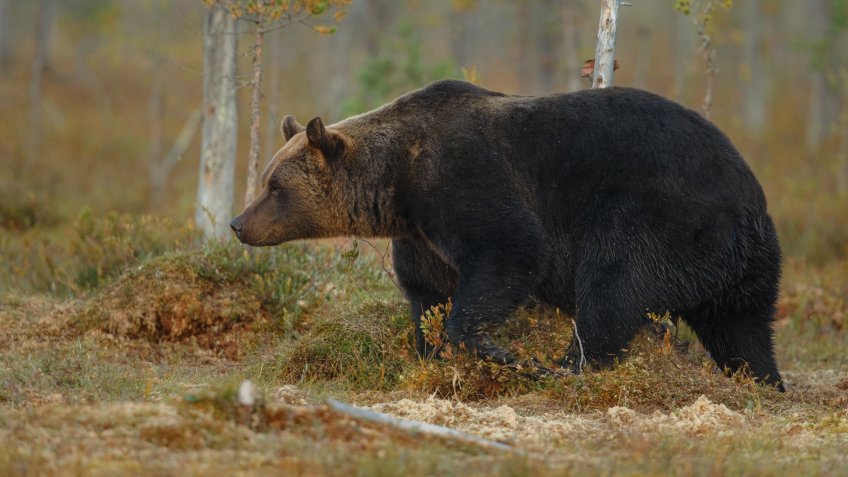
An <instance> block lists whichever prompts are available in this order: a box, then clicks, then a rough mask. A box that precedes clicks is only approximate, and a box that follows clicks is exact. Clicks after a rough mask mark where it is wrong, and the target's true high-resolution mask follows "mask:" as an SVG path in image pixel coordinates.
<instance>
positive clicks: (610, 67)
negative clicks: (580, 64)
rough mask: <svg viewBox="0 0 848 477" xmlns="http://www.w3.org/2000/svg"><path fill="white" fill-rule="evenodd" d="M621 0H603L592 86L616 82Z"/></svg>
mask: <svg viewBox="0 0 848 477" xmlns="http://www.w3.org/2000/svg"><path fill="white" fill-rule="evenodd" d="M620 6H621V0H603V1H602V2H601V19H600V21H599V22H598V44H597V46H596V47H595V71H594V72H593V73H592V88H593V89H594V88H609V87H610V86H612V85H613V83H614V81H613V80H614V78H613V74H614V69H615V32H616V29H617V28H618V8H619V7H620Z"/></svg>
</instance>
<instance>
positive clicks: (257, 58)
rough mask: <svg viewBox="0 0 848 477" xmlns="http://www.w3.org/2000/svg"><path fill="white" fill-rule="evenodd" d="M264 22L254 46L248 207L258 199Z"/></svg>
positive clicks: (255, 36)
mask: <svg viewBox="0 0 848 477" xmlns="http://www.w3.org/2000/svg"><path fill="white" fill-rule="evenodd" d="M263 28H264V24H263V23H262V21H261V20H260V21H257V22H256V31H255V32H254V44H253V82H252V85H251V89H252V96H251V99H250V112H251V115H250V118H251V119H250V155H249V156H248V159H247V188H246V189H245V193H244V206H245V207H247V206H248V205H250V203H251V202H253V198H254V197H256V170H257V169H258V168H259V132H260V131H261V130H262V129H261V127H260V120H261V118H262V111H261V110H260V108H259V105H260V104H261V102H262V44H263V41H264V36H265V33H264V32H263V31H262V29H263Z"/></svg>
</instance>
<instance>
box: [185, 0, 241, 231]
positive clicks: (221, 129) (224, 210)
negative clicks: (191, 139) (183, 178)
mask: <svg viewBox="0 0 848 477" xmlns="http://www.w3.org/2000/svg"><path fill="white" fill-rule="evenodd" d="M203 49H204V58H203V115H204V117H203V137H202V140H201V150H200V178H199V182H198V188H197V210H196V211H195V221H196V222H197V225H198V227H199V228H200V229H201V230H202V231H203V233H204V235H205V236H206V237H207V238H212V237H216V238H225V237H227V236H228V234H229V230H228V226H227V225H228V223H229V219H230V215H231V214H232V206H233V181H234V179H235V164H236V136H237V132H238V131H237V129H238V115H237V111H236V85H235V78H236V67H237V63H236V54H237V49H238V36H237V35H236V20H235V19H234V18H233V17H232V16H231V15H230V14H229V13H228V12H227V11H226V9H225V8H223V7H222V6H221V5H218V4H215V5H213V6H212V7H210V8H209V11H208V12H207V15H206V28H205V32H204V41H203Z"/></svg>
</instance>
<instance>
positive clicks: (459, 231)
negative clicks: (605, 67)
mask: <svg viewBox="0 0 848 477" xmlns="http://www.w3.org/2000/svg"><path fill="white" fill-rule="evenodd" d="M282 129H283V134H284V136H285V137H286V139H287V143H286V145H285V146H284V147H283V148H282V149H281V150H280V151H279V152H278V153H277V155H276V156H275V158H274V160H273V161H272V162H271V164H270V165H269V166H268V168H267V169H266V171H265V173H264V174H263V191H262V194H261V196H260V197H259V198H258V199H257V200H256V201H255V202H254V203H253V204H251V205H250V206H249V207H248V208H247V209H246V210H245V211H244V212H243V213H242V214H241V215H240V216H239V217H237V218H235V219H234V220H233V222H232V224H231V225H232V227H233V229H234V230H235V231H236V233H237V235H238V237H239V239H240V240H241V241H243V242H245V243H249V244H251V245H274V244H278V243H281V242H285V241H288V240H294V239H303V238H319V237H332V236H339V235H358V236H368V237H388V238H391V239H392V241H393V242H392V243H393V254H394V265H395V269H396V271H397V275H398V279H399V281H400V284H401V286H402V287H403V289H404V292H405V293H406V295H407V298H408V299H409V301H410V305H411V314H412V318H413V321H415V323H416V324H417V323H418V320H419V318H420V316H421V312H422V311H423V310H426V309H428V308H429V307H430V306H432V305H435V304H438V303H446V301H447V299H448V298H449V297H450V298H452V299H453V308H452V313H451V316H450V319H449V320H448V322H447V331H448V335H449V337H450V338H451V340H452V341H453V342H455V343H460V342H462V343H464V344H465V345H466V347H467V348H468V349H469V350H471V351H473V352H476V353H478V354H479V355H481V356H483V357H486V358H488V359H493V360H496V361H501V362H508V363H509V362H514V359H513V358H512V356H510V355H509V353H507V352H506V351H504V350H502V349H500V348H499V347H497V346H496V345H495V344H494V343H493V342H492V340H491V338H490V336H489V331H490V330H491V329H492V327H494V326H497V325H498V324H499V323H501V322H503V321H504V320H507V319H508V318H509V316H510V313H511V312H512V311H513V310H515V308H516V307H518V306H520V305H521V304H522V303H525V302H526V301H527V299H528V298H529V297H530V296H535V297H536V298H538V299H539V300H540V301H542V302H544V303H548V304H550V305H553V306H556V307H559V308H560V309H562V310H564V311H566V312H568V313H571V314H575V315H576V322H577V329H578V332H579V334H580V336H581V339H582V345H583V346H582V347H583V351H584V353H585V356H586V358H587V359H588V360H589V361H590V362H591V363H594V364H599V365H606V364H609V363H611V362H612V361H613V360H614V359H615V358H616V357H619V356H620V355H621V353H622V350H623V349H625V348H626V347H627V345H628V343H629V341H630V340H631V339H632V337H633V336H634V335H635V334H636V332H637V331H638V330H639V329H640V328H642V327H643V326H644V325H645V324H646V323H647V319H646V316H645V315H646V312H647V311H650V312H654V313H660V314H662V313H664V312H666V311H668V312H671V313H672V315H674V316H679V317H681V318H682V319H683V320H684V321H686V322H687V323H688V324H689V325H690V326H691V327H692V328H693V329H694V330H695V332H696V333H697V335H698V337H699V339H700V340H701V341H702V342H703V343H704V345H705V346H706V348H707V349H708V350H709V351H710V353H711V355H712V356H713V358H714V359H715V360H716V362H717V363H718V364H719V365H720V366H722V367H726V368H727V369H729V370H730V371H736V370H739V369H745V368H748V369H749V370H750V372H751V374H752V375H753V376H754V377H756V378H758V379H760V380H763V381H765V382H768V383H773V384H777V385H779V386H781V381H780V374H779V373H778V371H777V365H776V363H775V360H774V354H773V350H772V347H773V340H772V331H771V323H772V321H773V317H774V305H775V301H776V298H777V290H778V288H777V287H778V282H779V276H780V248H779V245H778V243H777V237H776V234H775V231H774V225H773V224H772V221H771V218H770V217H769V216H768V214H767V212H766V202H765V197H764V195H763V192H762V189H761V188H760V185H759V183H758V182H757V180H756V178H755V177H754V175H753V174H752V172H751V170H750V169H749V168H748V166H747V165H746V164H745V162H744V160H743V159H742V158H741V156H740V155H739V154H738V152H737V151H736V149H735V148H734V147H733V145H732V144H731V143H730V141H729V140H728V139H727V137H725V136H724V135H723V134H722V133H721V132H720V131H719V130H718V129H716V128H715V127H714V126H713V125H712V124H710V123H709V122H708V121H706V120H704V119H703V118H702V117H701V116H700V115H698V114H697V113H695V112H693V111H690V110H687V109H685V108H683V107H681V106H679V105H676V104H674V103H672V102H671V101H668V100H665V99H663V98H660V97H658V96H655V95H652V94H649V93H646V92H643V91H638V90H632V89H626V88H610V89H605V90H591V91H585V92H580V93H574V94H566V95H555V96H550V97H544V98H533V97H521V96H507V95H503V94H500V93H495V92H492V91H487V90H484V89H482V88H478V87H476V86H473V85H470V84H467V83H463V82H458V81H441V82H437V83H433V84H432V85H430V86H428V87H426V88H423V89H421V90H418V91H414V92H412V93H409V94H407V95H405V96H402V97H401V98H398V99H397V100H396V101H394V102H392V103H389V104H388V105H386V106H384V107H382V108H379V109H377V110H375V111H372V112H369V113H366V114H363V115H360V116H355V117H352V118H349V119H346V120H344V121H342V122H340V123H337V124H334V125H331V126H330V127H326V128H325V127H324V125H323V124H322V123H321V120H320V119H318V118H316V119H313V120H312V121H310V122H309V124H308V125H307V126H306V128H304V127H302V126H300V125H298V124H297V122H296V121H294V119H293V118H290V117H287V118H286V119H285V120H284V121H283V125H282ZM417 340H418V350H419V352H420V353H421V354H422V355H425V356H426V355H430V354H431V353H432V351H433V350H430V349H428V347H427V345H426V343H425V342H424V340H423V336H422V334H421V331H420V329H418V330H417ZM579 356H580V353H579V352H578V350H577V347H574V346H573V347H572V348H571V349H570V350H569V351H568V352H567V353H566V356H565V358H564V359H563V360H562V361H561V363H562V364H563V365H566V366H570V367H576V363H575V360H576V359H577V357H579Z"/></svg>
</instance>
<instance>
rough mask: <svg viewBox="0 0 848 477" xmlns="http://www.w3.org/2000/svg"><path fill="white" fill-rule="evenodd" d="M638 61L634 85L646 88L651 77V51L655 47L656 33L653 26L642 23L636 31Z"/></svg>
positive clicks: (634, 73) (634, 74)
mask: <svg viewBox="0 0 848 477" xmlns="http://www.w3.org/2000/svg"><path fill="white" fill-rule="evenodd" d="M636 45H637V47H636V52H637V53H636V58H639V60H638V61H636V65H635V70H634V72H633V86H634V87H636V88H641V89H645V87H646V86H647V83H648V78H649V77H650V75H651V74H650V67H651V56H652V55H651V52H652V51H653V49H654V35H653V32H652V31H651V27H649V26H647V25H642V26H640V27H639V30H638V31H637V32H636Z"/></svg>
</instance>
